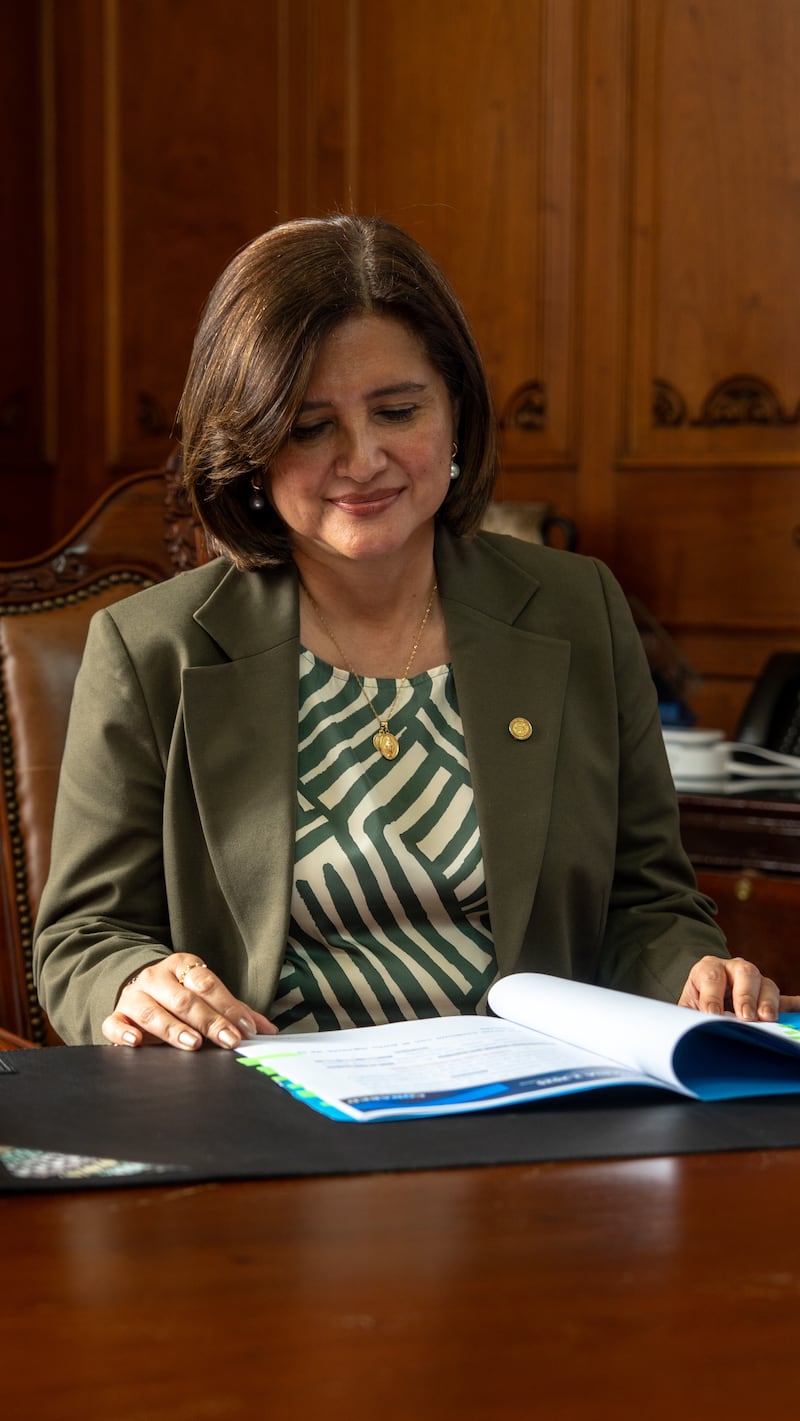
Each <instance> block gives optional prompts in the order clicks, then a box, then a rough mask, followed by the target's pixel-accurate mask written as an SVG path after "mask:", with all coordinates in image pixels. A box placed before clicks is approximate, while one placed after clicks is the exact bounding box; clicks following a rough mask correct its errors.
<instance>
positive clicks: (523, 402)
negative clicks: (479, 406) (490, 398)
mask: <svg viewBox="0 0 800 1421" xmlns="http://www.w3.org/2000/svg"><path fill="white" fill-rule="evenodd" d="M500 428H501V429H519V430H522V432H523V434H532V433H538V432H539V431H540V430H542V429H546V428H547V391H546V389H545V385H544V381H543V380H529V381H528V382H527V384H525V385H520V387H519V389H517V390H515V391H514V394H513V395H512V396H511V398H510V399H509V400H508V402H507V404H506V407H505V409H504V410H503V413H502V415H501V417H500Z"/></svg>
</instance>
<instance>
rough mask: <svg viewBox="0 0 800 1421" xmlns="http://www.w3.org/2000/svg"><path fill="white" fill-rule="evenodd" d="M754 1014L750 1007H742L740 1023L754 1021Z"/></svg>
mask: <svg viewBox="0 0 800 1421" xmlns="http://www.w3.org/2000/svg"><path fill="white" fill-rule="evenodd" d="M755 1019H756V1014H755V1012H754V1011H753V1008H752V1007H742V1021H755Z"/></svg>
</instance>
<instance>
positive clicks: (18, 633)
mask: <svg viewBox="0 0 800 1421" xmlns="http://www.w3.org/2000/svg"><path fill="white" fill-rule="evenodd" d="M204 556H205V554H204V548H203V541H202V535H201V533H200V530H199V529H198V528H197V527H196V525H195V524H194V522H193V520H192V516H191V512H190V509H189V506H188V503H187V501H186V498H185V495H184V494H183V491H182V488H181V485H180V478H179V473H178V469H177V467H176V465H174V464H173V465H170V466H169V467H167V468H166V469H160V470H155V471H148V472H146V473H142V474H133V475H131V476H130V477H128V478H125V479H122V480H120V482H119V483H117V484H114V485H113V486H112V487H111V488H110V489H109V490H108V492H107V493H106V494H104V495H103V496H102V498H100V499H99V500H98V501H97V503H95V505H94V506H93V507H92V508H91V509H90V510H89V512H88V513H87V514H86V516H85V517H84V518H83V519H82V520H81V522H80V523H78V524H77V525H76V527H75V528H73V529H72V531H71V532H70V533H69V534H68V536H67V537H66V538H64V539H62V540H61V541H60V542H59V543H57V544H55V545H54V546H53V547H51V548H49V549H48V550H47V552H45V553H43V554H42V556H41V557H39V558H29V559H26V560H25V561H24V562H15V563H2V562H0V769H2V795H0V1049H3V1048H4V1046H5V1048H7V1049H9V1048H13V1047H14V1046H18V1045H19V1044H20V1038H22V1040H23V1042H27V1043H29V1044H50V1043H54V1042H56V1041H57V1039H58V1038H57V1037H56V1036H55V1034H54V1032H53V1030H52V1028H51V1027H50V1024H49V1022H48V1021H47V1019H46V1017H45V1015H44V1013H43V1011H42V1009H41V1007H40V1005H39V1002H38V1000H37V996H36V991H35V988H34V983H33V972H32V965H31V949H32V938H33V924H34V920H35V916H36V911H37V908H38V905H39V899H40V897H41V892H42V889H43V887H44V883H45V879H46V877H47V872H48V868H49V862H50V838H51V833H52V824H53V812H54V808H55V798H56V788H57V783H58V773H59V766H60V763H61V756H62V753H63V748H64V738H65V734H66V727H67V717H68V713H69V706H70V701H71V697H72V688H73V684H74V681H75V676H76V673H77V670H78V665H79V662H80V658H81V655H82V652H83V647H84V643H85V640H86V634H87V631H88V626H89V620H90V618H91V616H92V614H93V613H94V612H95V611H97V610H98V609H99V608H101V607H105V606H108V605H109V603H111V602H115V601H118V600H119V599H120V598H121V597H126V596H128V595H129V594H130V593H132V592H135V591H137V590H138V589H139V588H141V587H143V586H147V585H148V584H150V583H153V582H161V581H164V580H165V579H166V578H168V577H171V576H173V574H174V573H176V572H179V571H182V570H183V569H184V568H188V567H193V566H195V565H196V564H197V563H198V562H201V561H203V559H204ZM4 1032H5V1040H4V1039H3V1033H4ZM15 1038H16V1039H15Z"/></svg>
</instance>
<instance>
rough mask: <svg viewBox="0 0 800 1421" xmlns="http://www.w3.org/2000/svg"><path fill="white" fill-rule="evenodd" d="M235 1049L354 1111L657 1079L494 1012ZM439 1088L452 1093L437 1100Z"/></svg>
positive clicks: (431, 1109) (502, 1099)
mask: <svg viewBox="0 0 800 1421" xmlns="http://www.w3.org/2000/svg"><path fill="white" fill-rule="evenodd" d="M237 1049H238V1054H239V1055H240V1056H243V1057H245V1058H249V1059H250V1060H251V1061H257V1062H258V1063H259V1065H260V1066H261V1067H262V1068H267V1070H268V1073H269V1074H275V1075H277V1076H278V1077H282V1078H283V1083H284V1084H286V1083H287V1082H291V1084H292V1085H293V1086H295V1087H300V1088H301V1090H302V1091H305V1092H310V1093H311V1094H312V1095H313V1096H315V1097H317V1098H318V1100H322V1101H327V1102H329V1103H331V1104H333V1105H334V1106H336V1107H337V1108H338V1109H339V1110H341V1112H342V1114H344V1115H348V1116H349V1117H350V1118H353V1119H356V1118H358V1119H360V1118H365V1119H373V1120H374V1119H378V1120H379V1119H386V1118H390V1117H391V1116H395V1117H396V1116H398V1115H399V1114H400V1113H402V1114H405V1115H414V1114H425V1115H429V1114H437V1113H438V1114H452V1113H453V1112H454V1111H457V1110H459V1109H461V1110H475V1109H480V1108H481V1106H482V1105H483V1106H484V1107H486V1106H488V1105H489V1104H490V1103H492V1102H495V1103H502V1104H505V1105H511V1104H513V1103H514V1102H515V1101H516V1102H519V1101H522V1100H533V1099H544V1098H546V1097H548V1096H554V1095H563V1094H566V1093H571V1092H573V1091H575V1090H591V1089H594V1088H597V1087H600V1086H606V1085H614V1084H652V1082H648V1081H647V1080H646V1078H645V1077H644V1076H643V1075H642V1073H641V1072H638V1071H636V1072H631V1071H629V1070H626V1069H623V1068H622V1067H621V1066H617V1065H615V1064H614V1063H613V1062H609V1061H608V1060H607V1059H605V1058H604V1057H602V1056H598V1055H595V1054H594V1053H592V1052H589V1051H585V1050H582V1049H580V1048H579V1047H575V1046H571V1045H568V1044H566V1043H564V1042H561V1041H557V1040H555V1039H554V1038H553V1037H552V1036H549V1035H542V1034H540V1033H538V1032H534V1031H531V1030H530V1029H527V1028H522V1027H519V1026H517V1025H515V1024H513V1023H509V1022H504V1021H500V1020H497V1019H495V1018H491V1017H475V1016H453V1017H434V1018H433V1019H431V1020H426V1021H407V1022H400V1023H397V1024H395V1025H388V1026H366V1027H360V1028H358V1029H353V1030H349V1031H331V1032H319V1033H313V1034H307V1035H300V1034H298V1035H287V1036H282V1037H275V1036H262V1037H257V1038H256V1039H255V1040H254V1041H251V1042H247V1043H245V1044H243V1045H242V1046H240V1047H238V1048H237ZM495 1086H496V1087H497V1089H495ZM465 1091H467V1092H478V1098H477V1099H476V1097H475V1096H474V1095H471V1096H470V1098H469V1099H468V1100H462V1101H460V1102H459V1100H458V1099H457V1096H458V1093H459V1092H465ZM295 1093H298V1092H296V1091H295ZM439 1096H446V1097H448V1100H447V1101H446V1102H442V1103H441V1104H437V1100H436V1097H439ZM454 1097H456V1098H455V1099H454ZM379 1101H380V1106H379V1105H378V1102H379ZM359 1102H360V1103H361V1110H360V1109H359ZM308 1103H309V1104H314V1103H315V1102H314V1101H311V1100H309V1101H308ZM316 1103H317V1104H318V1101H317V1102H316Z"/></svg>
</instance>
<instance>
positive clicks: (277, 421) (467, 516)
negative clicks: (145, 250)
mask: <svg viewBox="0 0 800 1421" xmlns="http://www.w3.org/2000/svg"><path fill="white" fill-rule="evenodd" d="M369 312H375V313H376V314H381V315H391V316H394V317H395V318H397V319H400V320H402V321H403V322H404V323H405V324H406V325H407V326H408V327H409V328H410V329H411V330H413V331H414V333H415V334H416V335H417V337H418V338H419V339H420V340H421V342H422V345H423V347H424V349H425V352H426V355H427V357H428V359H429V360H430V362H431V364H432V365H433V366H434V368H435V369H436V370H437V371H438V372H439V374H440V375H441V376H442V378H443V380H444V382H445V384H446V386H447V388H448V390H449V392H450V395H451V397H452V398H453V400H454V401H458V402H459V410H460V413H459V426H458V436H457V437H458V445H459V452H458V460H459V463H460V465H461V477H460V478H459V479H458V480H457V481H455V482H454V483H452V484H451V486H450V488H449V490H448V492H447V495H446V497H445V500H444V503H443V504H442V507H441V509H440V511H439V515H438V516H439V518H440V520H441V522H442V523H444V524H445V526H446V527H448V528H449V529H450V530H451V531H452V532H453V533H456V534H458V535H467V534H470V533H473V532H474V531H475V530H476V529H477V527H478V526H479V525H480V521H481V518H482V516H483V513H484V511H485V508H486V504H487V503H488V501H489V498H490V497H491V492H492V487H493V484H494V478H495V472H496V445H495V425H494V419H493V416H492V408H491V399H490V395H489V389H488V385H487V380H486V374H485V371H484V368H483V363H482V361H481V357H480V354H479V352H478V348H477V346H476V344H475V340H474V337H473V335H472V332H471V331H470V328H469V323H468V321H467V318H466V316H465V314H464V311H463V310H462V307H461V304H460V302H459V300H458V298H457V296H456V295H455V293H454V291H453V290H452V288H451V286H450V284H449V282H448V281H447V279H446V277H445V276H444V275H443V273H442V272H441V271H440V270H439V268H438V266H437V265H436V263H435V262H434V261H433V259H432V258H431V257H430V256H428V254H427V252H425V251H424V249H423V248H422V247H420V245H419V243H418V242H416V241H415V240H414V239H413V238H412V237H410V236H408V234H407V233H405V232H403V231H401V229H400V228H399V227H395V226H393V225H392V223H390V222H386V221H384V220H383V219H382V218H379V217H357V216H351V215H337V216H332V217H321V218H306V219H303V220H300V221H296V222H286V223H284V224H283V225H281V226H279V227H273V228H272V229H271V231H269V232H265V233H264V235H263V236H261V237H257V238H256V239H255V241H253V242H250V243H249V245H248V246H246V247H244V248H243V250H242V251H241V252H239V253H238V255H237V256H235V257H234V259H233V261H232V262H231V263H230V265H229V266H228V267H226V269H225V271H223V273H222V275H221V276H220V278H219V280H218V281H217V283H216V285H215V286H214V288H213V290H212V292H211V295H210V296H209V298H208V302H207V305H206V309H205V312H204V314H203V317H202V320H201V322H200V326H199V328H198V331H197V336H196V339H195V343H194V349H193V351H192V358H191V361H190V365H189V371H188V374H187V377H186V383H185V385H184V389H183V395H182V397H181V404H180V420H181V426H182V429H181V438H182V444H183V470H184V480H185V483H186V488H187V490H188V493H189V496H190V499H191V501H192V504H193V507H194V510H195V512H196V514H197V516H198V517H199V519H200V521H201V522H202V524H203V526H204V528H205V530H206V533H207V535H208V536H209V539H210V541H211V542H212V544H213V545H214V546H215V547H216V548H217V549H218V550H220V551H222V552H224V553H226V554H227V555H228V556H229V557H230V558H232V559H233V561H234V562H235V563H236V564H237V565H238V566H239V567H242V568H255V567H265V566H269V565H274V564H276V563H283V562H287V561H288V560H289V559H290V558H291V548H290V541H289V533H288V530H287V528H286V526H285V524H284V523H283V521H282V520H281V519H280V518H279V517H278V515H277V514H276V513H275V511H274V509H272V508H271V506H270V505H269V503H268V504H267V506H266V508H265V509H264V511H263V512H262V513H253V512H252V511H251V509H250V507H249V503H248V499H249V496H250V494H251V492H252V489H251V484H250V480H251V478H252V477H253V475H255V474H258V475H263V474H264V472H265V471H266V470H267V469H268V468H269V466H270V464H271V462H272V460H273V459H274V458H275V456H276V454H277V453H278V451H279V450H280V449H281V448H282V447H283V445H284V443H285V441H286V439H287V438H288V436H289V433H290V431H291V429H292V425H293V424H294V421H295V418H296V416H297V412H298V410H299V408H300V405H301V403H302V400H303V396H304V394H305V390H306V388H307V386H308V382H309V380H310V378H311V372H312V368H313V365H314V362H315V360H316V357H317V353H318V351H319V348H320V345H321V343H322V341H323V340H324V339H325V337H326V336H327V335H328V334H330V332H331V331H332V330H333V329H334V328H335V327H336V326H338V325H339V324H340V322H342V321H343V320H346V319H347V317H349V316H353V315H361V314H364V313H369Z"/></svg>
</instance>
